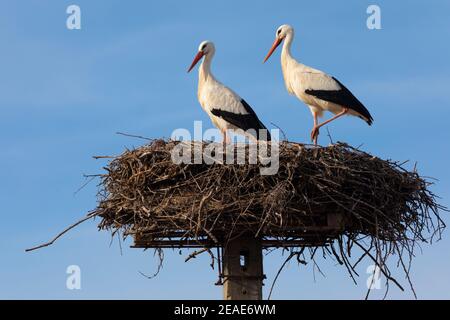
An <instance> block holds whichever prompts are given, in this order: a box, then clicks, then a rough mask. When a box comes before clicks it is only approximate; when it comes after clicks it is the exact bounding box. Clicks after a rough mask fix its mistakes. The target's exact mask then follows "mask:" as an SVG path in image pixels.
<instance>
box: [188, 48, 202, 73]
mask: <svg viewBox="0 0 450 320" xmlns="http://www.w3.org/2000/svg"><path fill="white" fill-rule="evenodd" d="M204 55H205V54H204V53H203V51H199V52H198V53H197V55H196V56H195V58H194V61H192V64H191V66H190V67H189V69H188V72H191V70H192V69H193V68H194V67H195V65H196V64H197V63H198V62H199V61H200V59H201V58H203V56H204Z"/></svg>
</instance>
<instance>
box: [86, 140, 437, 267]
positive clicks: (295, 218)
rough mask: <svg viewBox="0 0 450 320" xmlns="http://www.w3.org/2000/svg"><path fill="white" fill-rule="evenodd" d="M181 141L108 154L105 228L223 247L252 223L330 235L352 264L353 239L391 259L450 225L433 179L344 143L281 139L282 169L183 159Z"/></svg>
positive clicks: (282, 241) (285, 238)
mask: <svg viewBox="0 0 450 320" xmlns="http://www.w3.org/2000/svg"><path fill="white" fill-rule="evenodd" d="M178 143H180V142H175V141H168V142H166V141H163V140H155V141H152V142H151V143H150V144H148V145H145V146H142V147H140V148H137V149H134V150H128V151H126V152H124V153H123V154H122V155H120V156H118V157H115V158H113V159H112V160H111V161H110V163H109V165H108V167H107V168H106V170H107V173H106V174H105V175H103V178H102V179H103V180H102V183H101V187H102V191H101V193H100V195H101V199H100V202H99V205H98V208H97V209H96V211H95V214H96V215H97V216H100V217H101V219H102V220H101V223H100V225H99V227H100V228H101V229H112V230H113V231H123V232H124V234H125V235H133V236H134V237H135V239H138V238H141V239H142V238H145V239H146V241H147V243H149V245H151V243H152V242H155V243H157V242H158V241H160V240H165V239H171V238H173V237H177V238H178V239H190V240H192V241H194V242H195V241H196V240H199V239H205V238H207V239H209V240H210V241H211V242H212V243H215V244H216V245H217V246H220V245H221V244H223V242H224V241H226V240H227V239H229V238H230V237H233V236H236V235H239V234H242V233H244V232H245V233H250V234H252V235H254V236H257V237H261V238H262V239H272V240H274V241H272V245H273V246H276V245H280V246H285V245H286V244H289V242H293V241H296V240H298V241H303V243H304V245H305V246H310V247H311V246H312V247H323V246H325V244H328V245H327V246H326V247H323V248H325V250H327V251H328V252H330V253H333V255H334V256H335V257H336V258H337V259H338V261H339V262H340V263H342V264H345V265H346V266H347V267H348V268H349V269H350V270H352V269H353V266H354V265H351V264H350V263H349V262H348V260H347V258H348V256H349V255H350V249H351V247H352V246H353V244H357V245H358V247H360V249H362V250H363V252H364V255H367V256H369V257H371V258H372V259H373V260H374V262H376V263H377V264H380V265H384V259H385V257H387V256H388V255H389V254H391V253H398V254H399V256H401V255H402V254H404V252H407V253H408V254H409V257H410V258H411V257H412V255H413V249H414V247H415V244H416V243H417V242H426V241H428V240H430V239H432V238H433V236H436V235H438V236H440V233H441V231H442V229H443V228H444V223H443V222H442V220H441V218H440V217H439V209H445V208H443V207H441V206H440V205H439V204H438V203H437V202H436V199H435V196H434V195H433V193H432V192H431V191H430V190H429V186H430V183H429V182H427V181H426V180H425V179H423V178H421V177H420V176H419V174H418V173H417V172H416V171H415V170H413V171H408V170H406V169H404V168H403V167H402V165H401V164H399V163H396V162H393V161H386V160H382V159H380V158H377V157H374V156H372V155H370V154H368V153H365V152H363V151H361V150H358V149H355V148H352V147H350V146H348V145H346V144H341V143H338V144H335V145H331V146H328V147H313V146H305V145H301V144H297V143H291V142H282V143H281V144H280V147H279V170H278V171H277V173H276V174H274V175H261V172H260V167H261V164H248V163H245V164H239V165H238V164H231V165H227V164H222V163H214V164H206V163H205V162H202V163H200V164H175V163H174V162H173V161H172V158H171V151H172V149H173V148H174V146H176V145H177V144H178ZM200 144H201V145H202V146H203V148H205V147H207V146H208V143H206V142H203V143H200ZM236 148H237V147H236ZM193 149H194V148H193ZM269 149H270V148H269ZM330 215H333V216H334V217H335V219H334V220H333V221H334V222H335V224H332V225H331V227H330V221H331V220H330ZM336 217H337V219H336ZM336 221H337V223H336ZM298 243H299V245H298V249H299V250H301V253H302V254H303V251H304V246H302V245H300V243H301V242H298ZM294 247H295V246H294ZM302 248H303V249H302ZM372 249H375V252H374V253H371V250H372ZM299 252H300V251H297V253H299ZM314 252H315V250H314ZM381 253H383V255H382V254H381ZM297 258H298V259H299V256H298V257H297ZM299 261H300V259H299ZM402 263H403V262H402ZM404 268H405V270H406V269H407V268H408V266H407V265H406V266H405V265H404ZM384 271H386V274H385V275H387V276H388V274H387V273H388V270H387V269H385V270H384Z"/></svg>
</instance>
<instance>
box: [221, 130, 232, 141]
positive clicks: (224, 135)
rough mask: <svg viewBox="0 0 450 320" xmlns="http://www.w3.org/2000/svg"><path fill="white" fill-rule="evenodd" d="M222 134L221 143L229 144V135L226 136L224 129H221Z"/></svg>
mask: <svg viewBox="0 0 450 320" xmlns="http://www.w3.org/2000/svg"><path fill="white" fill-rule="evenodd" d="M222 136H223V144H230V137H228V135H227V130H226V129H225V130H223V131H222Z"/></svg>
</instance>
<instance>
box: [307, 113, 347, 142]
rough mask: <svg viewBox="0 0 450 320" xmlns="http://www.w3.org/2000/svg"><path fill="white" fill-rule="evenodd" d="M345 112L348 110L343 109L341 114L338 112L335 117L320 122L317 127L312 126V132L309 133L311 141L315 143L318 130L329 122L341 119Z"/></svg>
mask: <svg viewBox="0 0 450 320" xmlns="http://www.w3.org/2000/svg"><path fill="white" fill-rule="evenodd" d="M347 112H348V108H344V109H343V110H342V111H341V112H339V113H338V114H337V115H335V116H334V117H333V118H331V119H328V120H327V121H325V122H322V123H321V124H319V125H314V128H313V131H312V132H311V137H312V138H313V139H315V141H316V142H317V137H318V136H319V129H320V128H321V127H323V126H324V125H326V124H328V123H330V122H331V121H333V120H336V119H338V118H340V117H342V116H343V115H345V114H346V113H347ZM316 144H317V143H316Z"/></svg>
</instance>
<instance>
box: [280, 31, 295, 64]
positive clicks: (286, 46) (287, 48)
mask: <svg viewBox="0 0 450 320" xmlns="http://www.w3.org/2000/svg"><path fill="white" fill-rule="evenodd" d="M292 41H294V31H292V32H289V33H288V34H287V35H286V38H285V39H284V43H283V49H282V51H281V61H282V63H283V61H284V62H286V60H290V59H292V55H291V45H292Z"/></svg>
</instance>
